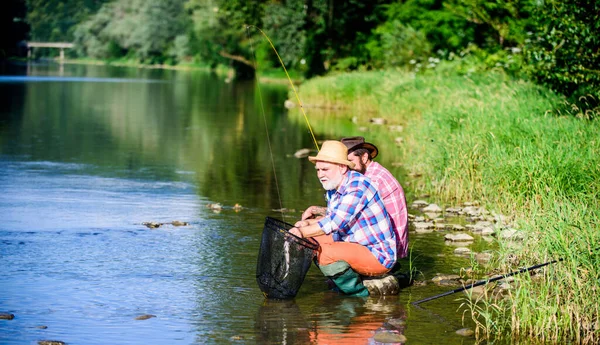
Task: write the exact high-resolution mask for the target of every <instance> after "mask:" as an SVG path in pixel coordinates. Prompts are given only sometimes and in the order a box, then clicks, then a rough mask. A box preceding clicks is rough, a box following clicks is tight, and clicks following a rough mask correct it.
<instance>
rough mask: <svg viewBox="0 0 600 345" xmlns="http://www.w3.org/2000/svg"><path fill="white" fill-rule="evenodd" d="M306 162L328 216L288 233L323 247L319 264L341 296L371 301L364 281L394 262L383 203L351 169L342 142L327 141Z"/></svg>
mask: <svg viewBox="0 0 600 345" xmlns="http://www.w3.org/2000/svg"><path fill="white" fill-rule="evenodd" d="M308 159H309V160H310V161H311V162H313V163H314V164H315V168H316V170H317V176H318V178H319V180H320V181H321V184H322V185H323V188H324V189H325V190H327V193H326V196H327V212H326V214H325V216H323V217H321V218H319V219H306V220H301V221H299V222H297V223H296V224H295V227H294V228H292V229H290V233H292V234H294V235H296V236H298V237H314V239H315V240H317V241H318V242H319V244H320V248H319V251H318V254H317V261H316V262H317V265H318V266H319V269H320V270H321V271H322V272H323V274H324V275H325V276H327V277H328V278H330V279H331V280H332V281H333V282H334V283H335V284H336V286H337V287H338V288H339V289H340V290H341V291H342V292H344V293H346V294H348V295H354V296H368V295H369V292H368V290H367V288H366V287H365V286H364V285H363V283H362V280H361V277H360V276H361V275H363V276H381V275H383V274H386V273H387V272H389V271H390V269H391V268H392V267H393V266H394V264H395V263H396V239H395V234H394V231H393V230H392V223H391V220H390V218H389V215H388V213H387V211H386V210H385V206H384V204H383V201H382V200H381V199H380V197H379V194H378V192H377V189H376V188H375V186H374V185H373V183H372V181H371V179H369V178H368V177H366V176H365V175H363V174H360V173H358V172H356V171H353V170H352V168H354V163H352V162H351V161H349V160H348V149H347V147H346V145H344V144H343V143H342V142H340V141H333V140H329V141H325V142H324V143H323V146H322V148H321V150H320V151H319V153H318V154H317V155H316V156H315V157H308Z"/></svg>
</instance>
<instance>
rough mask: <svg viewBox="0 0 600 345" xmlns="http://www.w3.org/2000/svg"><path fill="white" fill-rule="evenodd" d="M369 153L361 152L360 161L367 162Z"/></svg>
mask: <svg viewBox="0 0 600 345" xmlns="http://www.w3.org/2000/svg"><path fill="white" fill-rule="evenodd" d="M370 155H371V153H370V152H365V153H363V154H362V156H360V161H361V162H362V164H367V162H368V161H369V159H370V158H371V156H370Z"/></svg>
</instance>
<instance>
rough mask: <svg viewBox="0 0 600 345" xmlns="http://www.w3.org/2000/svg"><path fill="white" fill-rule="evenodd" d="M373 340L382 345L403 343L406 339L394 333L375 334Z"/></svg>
mask: <svg viewBox="0 0 600 345" xmlns="http://www.w3.org/2000/svg"><path fill="white" fill-rule="evenodd" d="M373 340H375V341H376V342H379V343H384V344H390V343H391V344H397V343H405V342H406V337H405V336H404V335H402V334H399V333H394V332H377V333H375V336H374V337H373Z"/></svg>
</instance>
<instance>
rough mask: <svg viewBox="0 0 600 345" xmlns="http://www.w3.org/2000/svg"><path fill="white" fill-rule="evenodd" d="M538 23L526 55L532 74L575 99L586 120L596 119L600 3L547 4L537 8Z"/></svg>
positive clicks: (599, 85) (567, 0) (584, 0)
mask: <svg viewBox="0 0 600 345" xmlns="http://www.w3.org/2000/svg"><path fill="white" fill-rule="evenodd" d="M535 19H536V22H537V23H538V24H537V26H536V29H535V31H534V32H533V33H532V35H531V36H532V37H531V40H530V42H529V43H528V45H527V51H526V57H527V62H528V63H529V64H530V66H531V67H530V69H529V72H530V74H531V75H532V76H533V77H534V78H535V79H536V80H537V81H539V82H541V83H543V84H545V85H548V86H549V87H551V88H552V89H554V90H556V91H558V92H560V93H563V94H566V95H567V96H572V97H571V100H572V102H574V103H575V104H576V106H577V107H579V108H580V109H581V112H582V113H583V114H584V115H583V116H584V117H588V118H589V117H596V116H597V115H598V112H599V111H598V107H599V104H600V67H599V66H600V50H599V49H598V47H600V3H599V2H598V1H595V0H564V1H554V0H548V1H547V2H543V3H541V4H540V5H539V6H538V7H537V9H536V11H535ZM594 109H595V110H594ZM586 111H587V114H588V115H586ZM590 111H591V112H590Z"/></svg>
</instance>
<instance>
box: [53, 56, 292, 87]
mask: <svg viewBox="0 0 600 345" xmlns="http://www.w3.org/2000/svg"><path fill="white" fill-rule="evenodd" d="M52 60H53V61H55V62H56V63H64V64H79V65H95V66H116V67H131V68H148V69H167V70H176V71H205V72H212V73H216V74H217V75H220V76H223V77H224V78H225V79H226V80H228V81H231V80H233V78H234V77H235V71H234V70H233V68H231V67H228V66H224V65H218V66H216V67H211V66H208V65H203V64H198V63H188V62H184V63H180V64H176V65H170V64H143V63H140V62H138V61H135V60H127V59H117V60H98V59H89V58H79V59H64V60H62V61H60V60H59V59H57V58H55V59H52ZM291 73H292V76H291V78H292V81H293V83H294V84H299V83H300V82H301V80H302V78H301V77H299V76H298V74H297V73H294V72H291ZM258 76H259V77H258V78H259V80H260V82H263V83H271V84H288V83H289V81H288V78H287V76H286V75H285V74H283V72H281V71H280V70H279V69H277V70H272V71H261V72H260V73H259V74H258Z"/></svg>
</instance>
